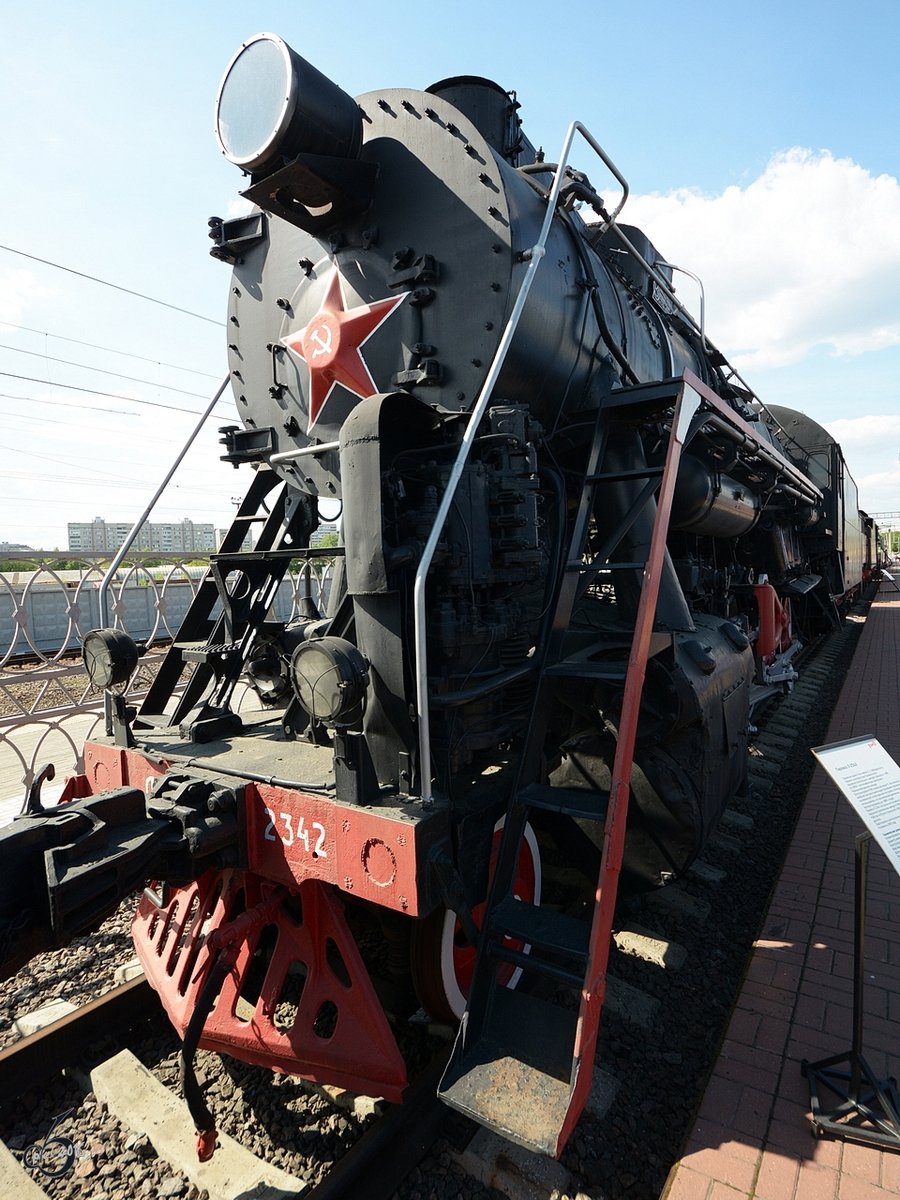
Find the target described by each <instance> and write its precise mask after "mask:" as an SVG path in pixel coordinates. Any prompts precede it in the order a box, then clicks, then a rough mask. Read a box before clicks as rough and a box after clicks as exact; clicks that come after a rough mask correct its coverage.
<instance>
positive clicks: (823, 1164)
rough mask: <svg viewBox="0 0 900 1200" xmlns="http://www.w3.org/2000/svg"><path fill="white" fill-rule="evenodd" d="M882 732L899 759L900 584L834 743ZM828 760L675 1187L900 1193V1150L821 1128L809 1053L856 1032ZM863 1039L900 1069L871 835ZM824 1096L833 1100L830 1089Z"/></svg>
mask: <svg viewBox="0 0 900 1200" xmlns="http://www.w3.org/2000/svg"><path fill="white" fill-rule="evenodd" d="M864 734H873V735H874V736H875V737H877V738H878V740H879V741H880V742H881V744H882V745H883V746H884V747H885V749H886V750H887V751H888V753H889V754H891V755H892V756H893V758H894V759H896V760H897V761H900V592H897V591H895V590H893V589H892V587H891V585H890V584H887V583H884V584H882V587H881V590H880V592H879V595H878V598H877V599H876V601H875V603H874V604H873V605H872V608H871V610H870V612H869V617H868V620H867V621H866V624H865V628H864V629H863V632H862V636H861V638H860V641H859V644H858V647H857V650H856V654H855V655H854V658H853V662H852V664H851V668H850V671H849V673H848V676H847V679H846V682H845V683H844V687H843V689H842V691H841V698H840V702H839V705H838V708H837V711H836V712H835V715H834V717H833V718H832V721H831V725H830V726H829V729H828V736H827V738H826V739H825V740H826V743H830V742H836V741H840V740H842V739H844V738H850V737H857V736H862V735H864ZM862 828H863V826H862V823H861V822H860V820H859V819H858V818H857V816H856V814H855V813H854V812H853V810H852V808H851V807H850V805H849V804H848V803H847V802H846V801H845V800H844V799H843V797H841V796H840V794H839V793H838V791H837V789H836V788H835V787H834V785H833V784H832V783H831V782H830V780H829V779H828V777H827V776H826V774H825V772H824V771H823V770H822V769H821V767H818V768H817V769H816V772H815V775H814V776H813V780H812V783H811V784H810V788H809V792H808V793H807V796H806V800H805V802H804V806H803V810H802V812H801V815H800V819H799V822H798V825H797V829H796V832H795V834H794V840H793V843H792V845H791V848H790V850H789V852H788V855H787V858H786V860H785V864H784V869H783V871H782V874H781V879H780V881H779V883H778V885H777V887H776V889H775V892H774V895H773V898H772V903H771V907H770V909H769V912H768V915H767V917H766V921H765V924H764V925H763V929H762V932H761V934H760V937H759V939H758V941H757V942H756V943H755V949H754V954H753V957H752V959H751V962H750V967H749V970H748V972H747V977H746V979H745V981H744V986H743V990H742V992H741V996H740V998H739V1000H738V1003H737V1005H736V1007H735V1010H734V1013H733V1015H732V1020H731V1024H730V1026H729V1028H728V1033H727V1035H726V1038H725V1041H724V1043H723V1045H722V1049H721V1054H720V1057H719V1060H718V1062H717V1064H716V1066H715V1069H714V1071H713V1074H712V1076H711V1078H710V1082H709V1086H708V1088H707V1091H706V1095H705V1097H704V1100H703V1103H702V1105H701V1108H700V1111H699V1114H698V1117H697V1121H696V1123H695V1125H694V1129H693V1133H692V1136H691V1138H690V1140H689V1143H688V1146H687V1148H686V1151H685V1154H684V1156H683V1158H682V1159H681V1161H680V1162H679V1163H677V1164H676V1166H675V1167H674V1168H673V1170H672V1173H671V1174H670V1176H669V1181H668V1184H667V1186H666V1189H665V1190H664V1191H663V1197H664V1198H665V1200H744V1198H746V1197H753V1198H755V1200H795V1198H796V1200H878V1198H879V1197H893V1198H895V1200H896V1197H898V1196H900V1152H895V1151H892V1150H885V1151H882V1150H879V1149H876V1148H874V1147H869V1146H862V1145H858V1144H853V1143H851V1142H844V1141H837V1140H831V1139H824V1138H823V1139H821V1140H818V1141H817V1140H816V1139H814V1138H813V1136H812V1134H811V1131H810V1126H809V1121H808V1116H809V1087H808V1084H807V1081H806V1080H805V1079H804V1078H803V1077H802V1075H801V1072H800V1063H801V1061H802V1060H803V1059H804V1058H805V1059H808V1060H809V1061H816V1060H818V1059H821V1058H826V1057H829V1056H831V1055H836V1054H842V1053H844V1052H845V1051H846V1050H848V1049H849V1048H850V1045H851V1043H852V1004H853V984H852V976H853V928H854V925H853V922H854V891H853V889H854V838H855V837H856V835H857V833H859V832H860V831H861V830H862ZM867 898H868V915H867V921H866V973H865V1020H864V1025H863V1049H864V1053H865V1056H866V1059H867V1060H868V1062H869V1064H870V1065H871V1067H872V1069H873V1071H875V1072H876V1073H877V1074H878V1076H879V1078H884V1077H885V1076H887V1075H890V1074H893V1075H895V1076H897V1075H900V879H898V877H897V875H896V873H895V872H894V871H893V870H892V869H891V867H890V865H889V864H888V862H887V860H886V859H885V856H884V854H883V853H882V851H881V850H880V848H879V847H878V846H877V845H876V844H875V842H874V841H873V842H871V843H870V852H869V871H868V890H867ZM820 1098H821V1100H822V1103H823V1104H825V1105H829V1104H831V1102H832V1097H831V1095H830V1093H827V1092H826V1093H825V1094H824V1095H822V1096H821V1097H820Z"/></svg>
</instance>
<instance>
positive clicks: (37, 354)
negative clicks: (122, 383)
mask: <svg viewBox="0 0 900 1200" xmlns="http://www.w3.org/2000/svg"><path fill="white" fill-rule="evenodd" d="M0 350H11V351H12V352H13V354H27V355H28V356H29V357H30V358H40V359H43V361H44V362H53V363H61V364H62V365H63V366H64V367H80V368H81V370H82V371H94V372H96V373H97V374H98V375H111V376H112V377H113V378H114V379H127V380H128V382H129V383H142V384H144V386H145V387H152V388H162V390H163V391H164V392H178V393H179V394H180V395H182V396H195V397H197V398H198V399H200V400H205V399H206V392H189V391H187V390H186V389H185V388H180V387H172V386H171V384H167V383H156V382H154V380H152V379H140V378H138V376H136V375H123V374H121V372H119V371H110V370H109V369H108V368H106V367H95V366H92V365H91V364H90V363H80V362H73V361H72V359H70V358H55V357H54V356H53V355H52V354H45V353H44V351H43V350H25V349H23V348H22V347H21V346H10V345H7V344H6V343H5V342H0Z"/></svg>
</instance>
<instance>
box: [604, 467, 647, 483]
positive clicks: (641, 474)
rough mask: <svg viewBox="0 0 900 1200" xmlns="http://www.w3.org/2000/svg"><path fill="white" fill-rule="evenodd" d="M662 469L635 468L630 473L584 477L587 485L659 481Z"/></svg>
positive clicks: (607, 473) (609, 472)
mask: <svg viewBox="0 0 900 1200" xmlns="http://www.w3.org/2000/svg"><path fill="white" fill-rule="evenodd" d="M662 473H663V469H662V467H636V468H635V469H634V470H632V471H598V472H597V473H596V475H586V476H585V480H586V482H588V483H625V482H627V481H628V480H629V479H660V478H661V477H662Z"/></svg>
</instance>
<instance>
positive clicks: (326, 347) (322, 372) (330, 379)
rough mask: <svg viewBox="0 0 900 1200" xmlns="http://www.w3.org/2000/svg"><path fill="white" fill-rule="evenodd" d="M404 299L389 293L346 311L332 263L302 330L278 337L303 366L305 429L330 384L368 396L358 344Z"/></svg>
mask: <svg viewBox="0 0 900 1200" xmlns="http://www.w3.org/2000/svg"><path fill="white" fill-rule="evenodd" d="M405 299H406V293H405V292H404V293H403V294H402V295H400V296H391V297H390V298H389V299H387V300H376V301H375V303H374V304H360V305H359V306H358V307H357V308H351V309H349V310H348V309H347V307H346V306H345V304H344V293H343V288H342V287H341V276H340V272H339V271H338V269H337V267H335V269H334V271H333V273H332V275H331V278H330V279H329V280H328V286H327V287H326V289H325V296H324V299H323V300H322V307H321V308H320V309H319V311H318V312H317V313H316V315H315V316H314V317H313V319H312V320H311V321H310V322H309V324H308V325H307V326H306V328H305V329H301V330H299V331H297V332H296V333H289V334H288V336H287V337H283V338H282V339H281V344H282V345H283V346H286V347H287V349H288V350H290V351H291V352H292V353H293V354H296V355H297V357H298V358H302V359H303V361H304V362H305V363H306V365H307V367H308V368H309V424H308V426H307V432H309V431H310V430H311V429H312V427H313V425H315V423H316V421H318V419H319V417H320V416H321V413H322V409H323V408H324V407H325V404H326V403H327V401H328V397H329V396H330V395H331V393H332V391H333V390H334V387H335V385H336V384H338V383H339V384H341V385H342V386H343V387H345V388H346V389H347V390H348V391H349V392H352V393H353V395H354V396H359V398H360V400H365V399H366V397H368V396H374V395H375V393H376V392H377V391H378V386H377V384H376V383H375V380H374V379H373V378H372V373H371V371H370V370H369V368H368V366H367V365H366V360H365V359H364V358H363V356H362V348H363V346H364V345H365V344H366V342H367V341H368V340H369V338H370V337H371V336H372V334H373V333H374V332H375V330H376V329H377V328H378V327H379V325H381V324H383V323H384V322H385V321H386V320H387V319H388V317H389V316H390V315H391V313H392V312H393V311H394V309H395V308H397V306H398V305H400V304H402V303H403V301H404V300H405Z"/></svg>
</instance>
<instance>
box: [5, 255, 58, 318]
mask: <svg viewBox="0 0 900 1200" xmlns="http://www.w3.org/2000/svg"><path fill="white" fill-rule="evenodd" d="M54 294H55V293H54V292H53V289H52V288H48V287H44V285H43V284H41V283H38V281H37V280H36V279H35V277H34V275H33V274H32V273H31V271H29V270H27V268H24V267H19V268H15V269H10V268H8V267H7V268H0V321H9V322H10V324H12V325H19V324H21V322H22V318H23V316H24V315H25V312H26V310H27V308H28V306H29V305H30V304H33V303H34V302H35V301H37V300H46V299H48V298H49V297H51V296H53V295H54Z"/></svg>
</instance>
